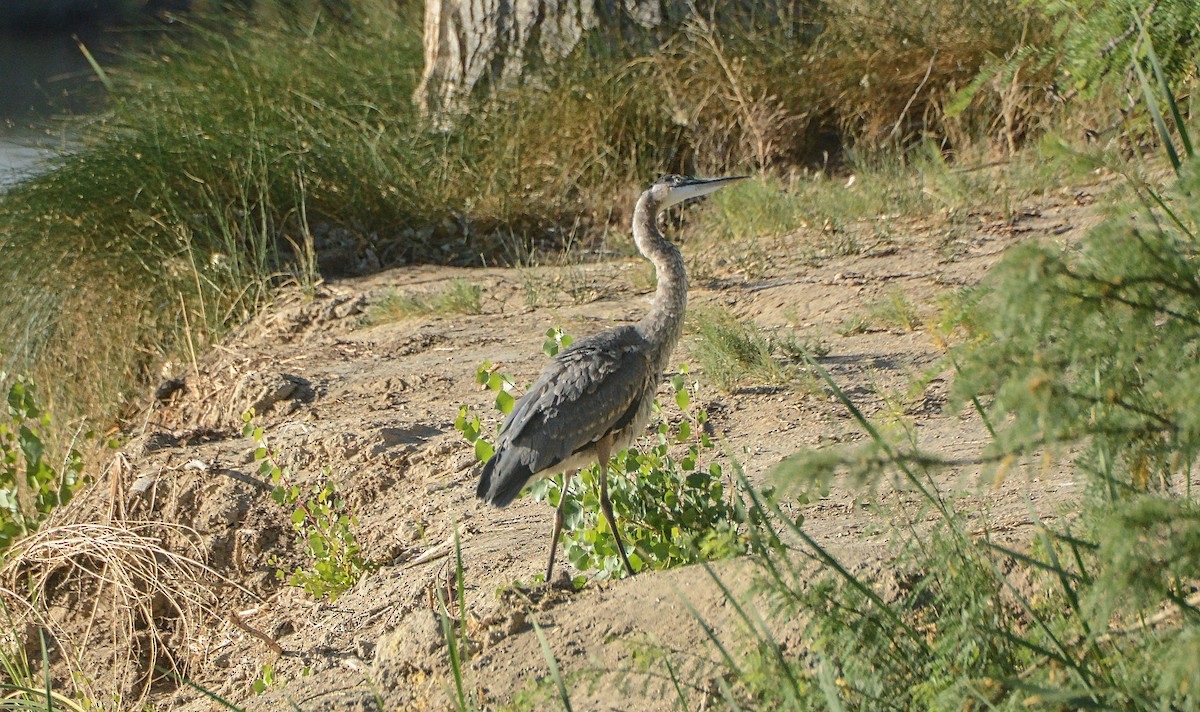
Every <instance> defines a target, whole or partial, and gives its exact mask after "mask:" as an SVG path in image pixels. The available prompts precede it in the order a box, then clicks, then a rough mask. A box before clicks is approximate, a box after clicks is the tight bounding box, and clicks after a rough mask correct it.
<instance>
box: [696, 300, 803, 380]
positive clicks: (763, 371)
mask: <svg viewBox="0 0 1200 712" xmlns="http://www.w3.org/2000/svg"><path fill="white" fill-rule="evenodd" d="M688 321H689V325H690V326H689V330H690V331H691V333H692V334H694V335H695V339H694V340H693V341H692V343H691V345H690V347H689V350H690V351H691V353H692V354H693V356H694V357H695V358H696V361H697V363H699V365H700V368H701V369H702V371H703V372H704V375H705V377H706V378H708V379H709V380H711V381H712V382H713V383H714V384H715V385H716V386H717V387H718V388H720V389H721V390H723V391H726V392H729V391H732V390H733V389H735V388H737V387H739V386H743V385H746V384H767V385H780V386H787V387H792V388H797V387H800V388H803V389H805V390H807V389H809V388H811V387H814V384H813V383H812V382H811V379H809V378H806V377H805V375H804V372H803V369H801V368H800V367H799V363H800V362H801V361H802V360H803V358H804V356H805V354H806V353H809V352H812V351H815V352H816V353H815V355H824V352H823V350H822V348H821V347H820V346H819V345H815V344H802V343H800V342H798V341H796V340H795V339H793V338H778V337H774V336H767V335H764V334H763V333H762V332H761V331H759V329H758V326H757V325H756V324H754V323H752V322H751V323H749V324H745V323H743V322H741V321H738V320H737V319H735V318H734V317H733V315H732V314H730V313H728V312H726V311H724V310H719V309H703V308H702V309H693V310H692V311H691V312H690V313H689V315H688Z"/></svg>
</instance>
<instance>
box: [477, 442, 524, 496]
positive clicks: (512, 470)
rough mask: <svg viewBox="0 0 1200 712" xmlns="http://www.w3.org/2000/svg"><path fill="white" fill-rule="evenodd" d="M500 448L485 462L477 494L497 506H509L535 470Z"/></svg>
mask: <svg viewBox="0 0 1200 712" xmlns="http://www.w3.org/2000/svg"><path fill="white" fill-rule="evenodd" d="M505 452H506V451H505V450H498V451H496V454H494V455H492V456H491V458H490V459H488V461H487V462H485V463H484V464H483V473H482V474H480V476H479V486H478V487H476V488H475V496H476V497H478V498H479V499H482V500H483V501H485V502H487V503H489V504H491V505H493V506H495V507H507V506H508V505H510V504H512V501H513V500H514V499H516V498H517V495H518V494H520V493H521V488H522V487H524V486H525V483H526V482H528V481H529V478H530V477H532V476H533V470H531V469H529V466H528V465H527V464H525V463H523V462H519V461H517V460H516V459H515V458H512V457H504V455H505Z"/></svg>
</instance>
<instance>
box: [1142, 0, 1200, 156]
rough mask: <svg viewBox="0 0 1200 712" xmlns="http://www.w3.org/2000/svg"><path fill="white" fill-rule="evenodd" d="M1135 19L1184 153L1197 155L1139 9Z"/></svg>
mask: <svg viewBox="0 0 1200 712" xmlns="http://www.w3.org/2000/svg"><path fill="white" fill-rule="evenodd" d="M1133 21H1134V22H1135V23H1137V28H1138V39H1139V41H1140V43H1141V44H1142V46H1144V47H1145V48H1146V58H1147V59H1148V60H1150V68H1151V69H1152V70H1154V78H1155V80H1157V81H1158V86H1159V88H1160V89H1162V93H1163V97H1164V99H1165V100H1166V102H1167V107H1168V108H1169V109H1170V110H1171V118H1172V119H1173V120H1174V121H1175V129H1176V130H1177V131H1178V132H1179V143H1180V144H1181V145H1182V146H1183V153H1184V155H1185V156H1187V157H1188V158H1193V157H1195V155H1196V154H1195V151H1193V150H1192V141H1191V137H1190V136H1188V130H1187V124H1185V123H1184V122H1183V115H1182V114H1181V113H1180V111H1179V104H1178V102H1176V101H1175V92H1174V90H1173V89H1172V88H1171V83H1170V81H1168V80H1167V75H1166V72H1164V71H1163V67H1162V62H1160V61H1159V60H1158V53H1157V52H1156V51H1154V42H1152V41H1151V40H1150V34H1149V33H1148V32H1147V31H1146V24H1145V23H1144V22H1143V21H1142V18H1141V16H1140V15H1138V13H1137V11H1136V10H1135V11H1134V12H1133Z"/></svg>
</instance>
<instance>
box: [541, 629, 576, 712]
mask: <svg viewBox="0 0 1200 712" xmlns="http://www.w3.org/2000/svg"><path fill="white" fill-rule="evenodd" d="M531 622H532V623H533V632H534V633H536V634H537V639H538V643H541V646H542V655H543V656H544V657H545V658H546V665H547V666H548V667H549V668H550V678H551V679H552V680H554V686H555V687H556V688H558V699H559V701H560V702H562V705H563V709H565V710H566V711H567V712H573V710H572V709H571V695H569V694H568V693H567V685H566V683H565V682H563V678H562V674H560V673H559V671H558V661H557V660H556V659H555V658H554V651H552V650H550V643H548V642H546V636H545V634H543V633H542V627H541V626H540V625H538V622H537V621H533V620H531Z"/></svg>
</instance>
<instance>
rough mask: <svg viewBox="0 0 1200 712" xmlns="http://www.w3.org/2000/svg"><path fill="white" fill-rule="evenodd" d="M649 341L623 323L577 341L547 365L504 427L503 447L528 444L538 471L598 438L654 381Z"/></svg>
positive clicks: (502, 433) (501, 440)
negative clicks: (622, 325)
mask: <svg viewBox="0 0 1200 712" xmlns="http://www.w3.org/2000/svg"><path fill="white" fill-rule="evenodd" d="M650 377H651V374H650V360H649V356H648V354H647V350H646V343H645V340H644V339H643V338H642V337H641V334H640V333H638V332H637V330H636V329H635V328H634V327H632V326H629V327H621V328H619V329H613V330H610V331H605V332H602V333H600V334H596V335H595V336H594V337H591V338H589V339H583V340H581V341H579V342H576V343H575V344H573V345H572V346H571V348H569V349H566V350H564V351H563V352H561V353H560V354H559V355H558V356H557V357H555V359H554V360H553V361H551V362H550V363H549V364H547V366H546V368H545V370H543V371H542V374H541V376H539V377H538V380H537V381H536V382H535V383H534V384H533V386H531V387H530V389H529V392H528V393H526V394H525V396H524V397H523V398H521V400H520V402H519V403H518V404H517V405H516V407H515V408H514V409H513V412H512V413H511V414H510V415H509V417H508V419H507V420H505V422H504V425H503V426H502V427H501V431H500V438H499V443H498V444H499V446H500V447H501V448H503V447H512V446H516V447H519V448H523V449H528V451H529V452H527V453H524V454H526V456H527V457H529V461H528V464H529V466H530V469H531V470H532V471H533V472H539V471H541V470H544V469H546V468H548V467H553V466H554V465H555V464H557V463H559V462H562V461H563V460H565V459H566V458H567V457H569V456H570V455H571V454H572V453H573V452H575V451H576V450H579V449H580V448H583V447H586V446H588V445H590V444H591V443H593V442H595V441H596V440H599V439H600V438H601V437H603V436H604V435H606V434H608V432H609V431H610V430H611V429H612V428H613V426H614V425H616V424H617V423H618V422H619V421H621V419H622V418H623V417H624V416H625V415H626V414H627V413H628V412H629V410H630V408H631V407H633V406H635V405H636V401H637V400H638V397H639V396H640V395H641V394H642V393H643V392H644V390H645V388H646V384H647V382H648V381H649V380H650Z"/></svg>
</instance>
